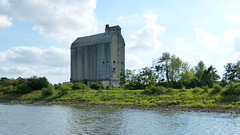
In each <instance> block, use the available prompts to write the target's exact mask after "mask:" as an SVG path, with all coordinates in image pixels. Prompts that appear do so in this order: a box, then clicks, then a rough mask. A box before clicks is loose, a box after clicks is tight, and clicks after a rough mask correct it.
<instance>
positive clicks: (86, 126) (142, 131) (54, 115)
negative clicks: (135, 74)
mask: <svg viewBox="0 0 240 135" xmlns="http://www.w3.org/2000/svg"><path fill="white" fill-rule="evenodd" d="M88 134H90V135H94V134H97V135H239V134H240V115H236V114H221V113H203V112H174V111H173V112H163V111H145V110H138V109H111V108H103V107H101V108H98V107H70V106H58V105H51V106H34V105H5V104H0V135H88Z"/></svg>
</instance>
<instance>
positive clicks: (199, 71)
mask: <svg viewBox="0 0 240 135" xmlns="http://www.w3.org/2000/svg"><path fill="white" fill-rule="evenodd" d="M224 69H225V72H224V74H223V78H222V80H221V81H219V79H220V76H219V75H218V74H217V70H216V68H214V67H213V66H212V65H211V66H209V67H206V65H205V64H204V62H203V61H199V62H198V64H197V65H196V66H194V67H190V65H189V64H188V63H187V62H184V61H183V60H181V59H180V58H179V57H177V56H176V55H171V54H170V53H168V52H164V53H163V54H162V56H161V57H159V58H158V59H156V60H154V61H153V64H152V67H145V68H142V69H141V70H128V69H127V70H126V71H122V73H121V75H120V76H121V79H120V80H121V83H120V85H121V86H124V87H126V88H127V89H145V88H146V87H150V86H163V87H168V88H176V89H180V88H195V87H202V86H208V87H210V88H212V87H213V85H214V83H218V84H220V85H222V86H225V85H227V83H229V82H232V81H235V82H236V81H240V60H239V61H238V62H236V63H227V65H225V66H224Z"/></svg>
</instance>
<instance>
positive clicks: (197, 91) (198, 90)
mask: <svg viewBox="0 0 240 135" xmlns="http://www.w3.org/2000/svg"><path fill="white" fill-rule="evenodd" d="M201 90H202V89H201V88H199V87H196V88H194V89H193V90H192V93H199V92H200V91H201Z"/></svg>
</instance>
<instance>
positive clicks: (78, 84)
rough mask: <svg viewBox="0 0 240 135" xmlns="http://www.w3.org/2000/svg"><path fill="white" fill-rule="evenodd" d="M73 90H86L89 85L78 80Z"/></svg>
mask: <svg viewBox="0 0 240 135" xmlns="http://www.w3.org/2000/svg"><path fill="white" fill-rule="evenodd" d="M72 88H73V90H85V89H87V85H86V84H83V83H81V82H76V83H74V84H73V87H72Z"/></svg>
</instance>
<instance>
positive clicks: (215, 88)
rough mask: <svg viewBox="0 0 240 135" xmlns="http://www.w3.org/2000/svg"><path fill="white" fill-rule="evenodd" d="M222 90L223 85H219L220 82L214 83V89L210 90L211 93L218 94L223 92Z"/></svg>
mask: <svg viewBox="0 0 240 135" xmlns="http://www.w3.org/2000/svg"><path fill="white" fill-rule="evenodd" d="M221 91H222V87H221V86H220V85H218V84H213V89H212V91H211V92H210V94H211V95H215V94H217V93H219V92H221Z"/></svg>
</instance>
